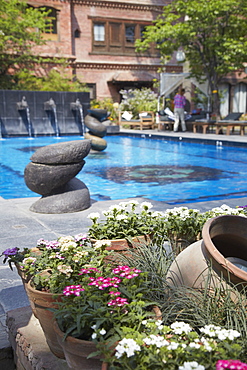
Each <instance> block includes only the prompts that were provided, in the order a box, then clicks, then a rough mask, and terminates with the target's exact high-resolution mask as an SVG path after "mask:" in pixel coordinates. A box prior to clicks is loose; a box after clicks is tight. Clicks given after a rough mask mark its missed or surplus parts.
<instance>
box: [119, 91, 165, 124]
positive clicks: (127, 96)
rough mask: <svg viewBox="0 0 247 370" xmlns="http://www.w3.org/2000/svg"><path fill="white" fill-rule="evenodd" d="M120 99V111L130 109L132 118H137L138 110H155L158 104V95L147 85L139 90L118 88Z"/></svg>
mask: <svg viewBox="0 0 247 370" xmlns="http://www.w3.org/2000/svg"><path fill="white" fill-rule="evenodd" d="M120 94H121V95H122V101H121V103H120V106H119V108H120V110H121V111H125V110H126V111H130V112H131V113H132V114H133V116H134V118H139V113H140V112H148V111H151V112H156V111H157V104H158V95H157V94H156V93H155V92H154V91H152V90H151V89H149V88H147V87H143V88H142V89H141V90H139V89H135V90H120Z"/></svg>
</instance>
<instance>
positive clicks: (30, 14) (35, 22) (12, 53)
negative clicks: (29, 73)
mask: <svg viewBox="0 0 247 370" xmlns="http://www.w3.org/2000/svg"><path fill="white" fill-rule="evenodd" d="M48 14H49V11H48V12H47V11H45V10H44V8H42V9H35V8H32V7H28V6H27V4H26V2H25V1H18V0H8V1H4V0H0V87H1V88H5V89H6V88H13V86H14V84H15V80H14V79H13V78H10V76H9V75H8V73H9V71H10V70H11V74H12V75H13V74H14V73H15V71H16V70H19V69H22V68H25V67H26V66H30V65H34V64H35V63H37V62H39V57H38V56H37V55H34V54H33V53H32V49H33V46H35V45H42V44H44V43H45V40H44V39H43V38H42V32H44V31H45V29H46V27H47V22H48V21H49V20H48V19H47V16H48Z"/></svg>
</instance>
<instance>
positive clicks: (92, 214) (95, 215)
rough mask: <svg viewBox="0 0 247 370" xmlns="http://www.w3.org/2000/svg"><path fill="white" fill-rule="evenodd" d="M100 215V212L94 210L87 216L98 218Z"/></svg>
mask: <svg viewBox="0 0 247 370" xmlns="http://www.w3.org/2000/svg"><path fill="white" fill-rule="evenodd" d="M99 217H100V214H99V213H98V212H92V213H89V215H88V216H87V218H90V219H91V220H97V219H98V218H99Z"/></svg>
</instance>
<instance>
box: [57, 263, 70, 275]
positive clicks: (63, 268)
mask: <svg viewBox="0 0 247 370" xmlns="http://www.w3.org/2000/svg"><path fill="white" fill-rule="evenodd" d="M57 269H58V271H59V272H61V273H62V274H65V275H67V276H69V277H70V275H71V272H73V270H72V268H71V267H70V266H67V265H58V266H57Z"/></svg>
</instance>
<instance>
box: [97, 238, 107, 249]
mask: <svg viewBox="0 0 247 370" xmlns="http://www.w3.org/2000/svg"><path fill="white" fill-rule="evenodd" d="M110 246H111V241H110V240H107V239H101V240H97V241H96V242H95V243H94V245H93V247H94V248H95V249H99V248H101V247H110Z"/></svg>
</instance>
